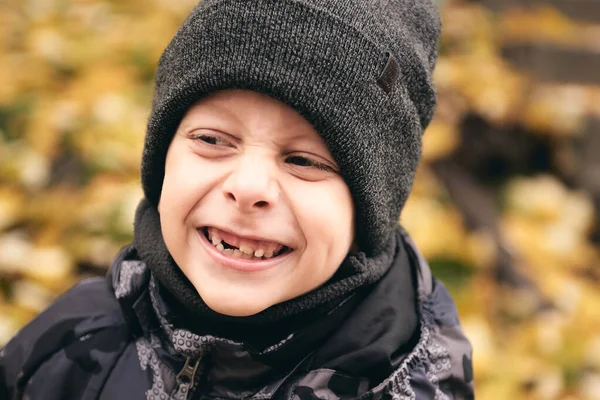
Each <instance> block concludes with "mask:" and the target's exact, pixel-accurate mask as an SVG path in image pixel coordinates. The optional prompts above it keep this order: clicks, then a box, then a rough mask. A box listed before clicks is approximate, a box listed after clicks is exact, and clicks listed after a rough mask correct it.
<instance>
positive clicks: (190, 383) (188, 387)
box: [171, 358, 200, 399]
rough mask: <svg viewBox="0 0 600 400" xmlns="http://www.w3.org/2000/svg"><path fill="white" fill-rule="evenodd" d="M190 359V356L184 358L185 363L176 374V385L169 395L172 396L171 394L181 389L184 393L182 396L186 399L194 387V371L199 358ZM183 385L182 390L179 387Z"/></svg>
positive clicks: (196, 368)
mask: <svg viewBox="0 0 600 400" xmlns="http://www.w3.org/2000/svg"><path fill="white" fill-rule="evenodd" d="M190 360H191V358H186V359H185V365H184V366H183V368H182V369H181V371H179V373H178V374H177V376H176V380H177V387H175V390H174V391H173V394H172V395H171V397H173V395H175V394H176V393H177V392H180V391H181V392H183V393H184V394H185V397H184V398H186V399H187V397H188V395H189V394H190V392H191V391H192V389H193V388H194V378H195V377H196V371H198V366H199V365H200V358H198V359H196V360H195V361H190ZM184 386H185V390H183V391H182V390H181V389H182V387H184Z"/></svg>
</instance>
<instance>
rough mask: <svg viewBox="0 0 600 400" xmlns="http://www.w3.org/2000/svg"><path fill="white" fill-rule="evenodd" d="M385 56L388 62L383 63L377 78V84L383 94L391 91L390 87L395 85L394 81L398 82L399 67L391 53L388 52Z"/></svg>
mask: <svg viewBox="0 0 600 400" xmlns="http://www.w3.org/2000/svg"><path fill="white" fill-rule="evenodd" d="M387 55H388V60H387V62H386V63H385V67H384V68H383V71H382V72H381V75H379V78H377V84H378V85H379V87H380V88H382V89H383V91H384V92H386V93H389V92H391V91H392V87H393V86H394V83H396V80H398V76H400V66H399V65H398V61H396V59H395V58H394V55H393V54H392V53H390V52H389V51H388V52H387Z"/></svg>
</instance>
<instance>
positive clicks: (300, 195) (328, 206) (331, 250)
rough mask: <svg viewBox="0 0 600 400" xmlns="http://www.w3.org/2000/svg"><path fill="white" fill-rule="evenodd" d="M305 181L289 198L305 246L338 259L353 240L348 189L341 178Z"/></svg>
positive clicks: (352, 213) (352, 206)
mask: <svg viewBox="0 0 600 400" xmlns="http://www.w3.org/2000/svg"><path fill="white" fill-rule="evenodd" d="M305 185H306V187H305V188H299V189H298V190H297V192H296V194H295V195H294V196H293V199H294V204H295V206H294V210H295V211H294V213H295V214H296V218H297V220H298V224H299V226H300V227H301V229H302V232H303V234H304V236H305V239H306V242H307V249H311V248H312V249H315V250H317V251H319V252H323V253H325V254H324V255H327V256H330V257H331V258H333V259H335V262H341V261H342V259H343V258H344V257H345V256H346V254H347V253H348V250H349V249H350V246H351V244H352V242H353V240H354V205H353V202H352V197H351V195H350V191H349V190H348V187H347V186H346V184H345V183H344V182H343V181H342V180H341V178H340V180H339V181H338V180H335V181H327V182H320V183H319V184H317V185H316V184H315V183H306V184H305ZM338 259H339V260H338ZM332 261H333V260H332ZM336 267H337V266H336Z"/></svg>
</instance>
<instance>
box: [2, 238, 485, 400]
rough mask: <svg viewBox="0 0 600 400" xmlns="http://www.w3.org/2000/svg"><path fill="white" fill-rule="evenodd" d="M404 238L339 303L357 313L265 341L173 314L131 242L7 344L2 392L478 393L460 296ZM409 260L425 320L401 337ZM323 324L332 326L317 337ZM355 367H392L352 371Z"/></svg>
mask: <svg viewBox="0 0 600 400" xmlns="http://www.w3.org/2000/svg"><path fill="white" fill-rule="evenodd" d="M404 241H405V246H406V249H407V252H405V254H407V255H406V256H405V260H404V261H402V260H398V262H397V263H396V264H399V265H394V266H392V267H391V268H390V271H389V272H388V273H387V274H386V276H385V277H384V278H383V279H382V280H381V281H380V282H379V283H378V284H377V285H376V286H375V288H374V289H373V290H371V291H370V292H369V294H368V295H366V296H365V297H364V298H361V299H360V301H359V302H358V304H356V302H354V304H353V305H351V306H350V304H352V301H345V302H343V303H342V304H341V305H339V307H338V308H340V309H343V308H344V307H349V309H350V310H351V311H350V312H349V313H346V314H345V313H343V312H341V313H340V312H338V313H333V314H332V315H331V316H330V317H327V318H324V319H323V320H324V321H322V322H320V324H321V325H323V324H325V325H323V326H319V325H318V324H317V326H316V327H314V326H313V327H310V328H307V330H306V331H305V332H294V333H293V334H291V335H289V337H286V338H285V339H284V340H282V341H281V342H279V343H277V344H275V345H272V346H269V347H267V348H264V349H261V350H256V349H252V348H248V346H244V345H242V344H241V343H236V342H233V341H231V340H226V339H221V338H218V337H214V336H211V335H197V334H195V333H193V332H190V331H187V330H185V329H177V328H176V327H175V326H173V325H172V324H170V323H169V321H168V320H167V319H166V317H165V315H168V312H169V311H168V310H165V309H164V307H165V306H164V304H162V303H161V301H160V297H159V296H156V294H155V291H154V290H153V288H154V287H155V283H154V279H153V278H152V276H151V274H150V272H149V270H148V269H147V267H146V266H145V264H144V263H143V262H141V261H140V260H138V259H136V255H135V250H134V249H132V248H131V247H127V248H125V249H123V250H122V251H121V253H120V254H119V256H118V257H117V259H116V261H115V263H114V264H113V266H112V267H111V270H110V272H109V275H108V279H102V278H91V279H86V280H83V281H82V282H80V283H79V284H77V285H76V286H75V287H74V288H73V289H71V290H70V291H69V292H67V293H66V294H64V295H63V296H62V297H60V298H59V299H58V300H57V301H56V302H55V303H54V304H53V305H52V306H51V307H50V308H49V309H47V310H46V311H45V312H43V313H42V314H40V315H39V316H38V317H37V318H36V319H34V320H33V321H32V322H31V323H30V324H28V325H27V326H26V327H24V328H23V329H22V330H21V331H20V332H19V333H18V334H17V335H16V336H15V337H14V338H13V339H12V340H11V341H10V342H9V343H8V344H7V345H6V346H5V347H4V348H3V349H2V350H0V399H2V400H4V399H31V400H38V399H44V400H59V399H61V400H65V399H90V400H91V399H102V400H108V399H127V400H134V399H135V400H137V399H139V400H144V399H151V400H159V399H250V400H267V399H296V400H309V399H310V400H313V399H314V400H319V399H322V400H331V399H364V400H367V399H368V400H377V399H417V400H423V399H435V400H442V399H472V398H474V394H473V376H472V366H471V351H472V350H471V346H470V344H469V342H468V341H467V339H466V338H465V337H464V335H463V333H462V330H461V328H460V325H459V321H458V316H457V312H456V308H455V306H454V303H453V301H452V299H451V298H450V295H449V294H448V292H447V291H446V289H445V288H444V286H443V285H442V284H441V283H440V282H439V281H438V280H436V278H435V277H433V276H432V274H431V271H430V269H429V267H428V265H427V263H426V262H425V260H424V259H423V257H422V256H421V255H420V254H419V253H418V252H417V250H416V248H415V246H414V244H413V243H412V242H411V241H410V239H409V238H408V237H404ZM406 263H409V264H410V267H412V269H413V274H414V277H415V281H416V289H417V290H416V293H417V296H416V297H417V304H416V307H417V311H418V315H419V323H418V328H417V329H416V332H415V334H414V335H413V338H414V339H413V340H411V341H410V342H409V343H394V337H396V336H394V335H395V330H396V329H397V327H401V326H402V321H399V318H394V317H397V316H398V315H399V314H398V313H397V312H396V311H395V307H396V304H397V302H395V301H394V300H395V299H394V293H395V292H394V289H395V288H397V284H396V283H395V282H394V277H395V275H394V274H395V273H396V272H397V271H398V270H399V268H401V267H404V268H406V265H405V264H406ZM402 264H404V265H402ZM396 277H397V276H396ZM397 291H398V290H396V292H397ZM336 315H342V318H340V317H336ZM327 326H328V327H329V328H330V330H329V332H330V331H331V328H333V333H331V334H328V336H327V338H326V339H323V340H321V339H319V340H315V339H314V335H313V333H314V332H315V330H316V331H319V330H323V329H325V330H327ZM317 337H318V335H317ZM315 343H318V345H317V346H316V347H315ZM307 346H308V347H307ZM353 356H354V357H353ZM334 359H335V360H337V363H336V362H333V361H332V360H334ZM340 365H341V367H339V366H340ZM353 366H354V367H360V366H362V367H364V368H363V369H360V368H359V369H358V370H360V371H367V372H368V371H376V370H377V371H388V372H386V375H384V376H377V374H369V373H367V372H365V373H361V374H359V375H356V374H353V373H352V372H349V371H352V370H353ZM346 367H347V368H346Z"/></svg>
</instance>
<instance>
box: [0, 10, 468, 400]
mask: <svg viewBox="0 0 600 400" xmlns="http://www.w3.org/2000/svg"><path fill="white" fill-rule="evenodd" d="M438 35H439V20H438V16H437V13H436V10H435V7H434V6H433V5H432V4H430V3H429V2H424V1H419V0H390V1H384V0H377V1H374V0H373V1H364V0H361V1H359V0H351V1H341V0H336V1H322V0H279V1H274V0H252V1H250V0H206V1H203V2H202V3H201V4H200V5H198V6H197V7H196V8H195V9H194V10H193V11H192V13H191V15H190V16H189V17H188V19H187V20H186V22H185V23H184V24H183V26H182V27H181V29H180V30H179V31H178V33H177V34H176V35H175V37H174V38H173V40H172V41H171V43H170V44H169V46H168V47H167V49H166V50H165V52H164V54H163V56H162V57H161V60H160V62H159V66H158V71H157V75H156V89H155V97H154V102H153V107H152V112H151V115H150V120H149V124H148V131H147V135H146V144H145V149H144V155H143V161H142V185H143V188H144V193H145V198H144V199H143V201H142V202H141V203H140V205H139V207H138V210H137V214H136V220H135V225H134V240H133V243H132V244H131V245H130V246H127V247H126V248H124V249H123V250H122V251H121V252H120V254H119V255H118V256H117V257H116V260H115V262H114V263H113V265H112V267H111V269H110V271H109V274H108V279H106V280H104V279H92V280H87V281H84V282H81V283H80V284H79V285H77V286H75V287H74V288H73V289H72V290H71V291H69V292H68V293H67V294H65V295H63V296H62V297H61V298H60V299H58V300H57V301H56V303H55V304H53V305H52V306H51V307H50V308H49V309H48V310H46V311H45V312H44V313H42V314H41V315H40V316H38V317H37V318H36V319H35V320H34V321H32V322H31V323H30V324H29V325H28V326H26V327H25V328H23V329H22V330H21V332H19V333H18V334H17V336H16V337H15V338H14V339H13V340H12V341H11V342H10V343H8V344H7V345H6V347H5V348H4V349H3V350H2V353H0V397H1V398H19V399H20V398H26V399H33V400H35V399H88V398H89V399H91V398H95V399H96V398H98V399H168V398H173V399H186V398H187V399H201V398H202V399H204V398H206V399H209V398H219V399H224V398H228V399H256V400H258V399H261V400H262V399H270V398H274V399H341V398H345V399H358V398H361V399H384V398H385V399H389V398H394V399H468V398H473V387H472V370H471V360H470V356H471V348H470V345H469V343H468V341H467V340H466V339H465V338H464V336H463V334H462V332H461V329H460V326H459V323H458V317H457V314H456V310H455V307H454V304H453V302H452V300H451V299H450V297H449V295H448V293H447V291H446V290H445V289H444V287H443V285H441V284H440V283H439V282H438V281H437V280H436V279H435V278H433V277H432V276H431V272H430V270H429V268H428V266H427V264H426V262H425V261H424V260H423V258H422V257H421V256H420V255H419V253H418V252H417V250H416V249H415V247H414V245H413V244H412V242H411V241H410V239H409V238H408V236H407V235H406V233H405V232H403V231H402V230H401V228H400V227H399V226H398V224H397V221H398V218H399V215H400V211H401V209H402V206H403V204H404V202H405V200H406V198H407V196H408V193H409V191H410V188H411V185H412V181H413V177H414V172H415V169H416V166H417V163H418V159H419V156H420V146H421V135H422V132H423V130H424V129H425V127H426V126H427V124H428V123H429V121H430V119H431V116H432V113H433V109H434V106H435V91H434V88H433V85H432V82H431V72H432V69H433V67H434V64H435V59H436V42H437V38H438Z"/></svg>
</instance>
